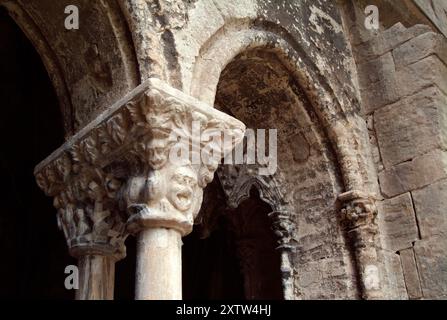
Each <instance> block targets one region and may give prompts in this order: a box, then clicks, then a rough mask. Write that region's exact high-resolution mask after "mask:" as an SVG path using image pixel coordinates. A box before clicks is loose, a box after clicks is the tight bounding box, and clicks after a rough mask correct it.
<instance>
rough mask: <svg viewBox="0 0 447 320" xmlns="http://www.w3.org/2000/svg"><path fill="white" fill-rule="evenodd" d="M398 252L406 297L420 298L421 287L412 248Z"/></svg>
mask: <svg viewBox="0 0 447 320" xmlns="http://www.w3.org/2000/svg"><path fill="white" fill-rule="evenodd" d="M399 254H400V260H401V263H402V270H403V272H404V278H405V286H406V288H407V293H408V297H409V298H410V299H420V298H421V297H422V289H421V282H420V280H419V274H418V270H417V266H416V259H415V257H414V252H413V248H408V249H405V250H401V251H400V252H399Z"/></svg>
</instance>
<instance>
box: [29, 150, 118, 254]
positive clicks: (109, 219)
mask: <svg viewBox="0 0 447 320" xmlns="http://www.w3.org/2000/svg"><path fill="white" fill-rule="evenodd" d="M75 159H76V155H73V154H69V153H68V152H63V153H62V154H61V155H60V157H58V158H57V159H56V160H54V161H52V162H50V163H48V164H47V165H46V166H45V167H44V168H42V169H41V170H39V171H38V172H37V173H36V180H37V183H38V185H39V187H40V188H41V189H42V190H44V192H45V193H46V194H47V195H48V196H52V197H53V199H54V200H53V205H54V207H55V208H56V210H57V222H58V226H59V228H60V229H61V230H62V231H63V233H64V235H65V238H66V241H67V245H68V248H69V251H70V254H71V255H72V256H74V257H77V258H78V257H80V256H83V255H104V256H109V257H112V258H113V259H115V260H120V259H122V258H123V257H124V256H125V255H126V250H125V247H124V240H125V236H126V234H125V220H124V217H123V216H122V214H120V211H119V209H118V206H117V203H116V201H115V196H116V192H117V191H118V189H119V188H120V187H121V181H119V180H118V179H116V178H114V177H113V176H112V175H110V174H107V173H105V172H104V171H103V170H101V169H100V168H94V167H92V166H88V165H87V164H86V163H83V164H82V165H80V164H78V163H76V161H75Z"/></svg>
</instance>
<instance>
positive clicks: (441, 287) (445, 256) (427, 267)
mask: <svg viewBox="0 0 447 320" xmlns="http://www.w3.org/2000/svg"><path fill="white" fill-rule="evenodd" d="M446 243H447V241H446V238H445V237H442V238H441V237H434V238H431V239H429V240H422V241H418V242H416V244H415V246H414V253H415V257H416V263H417V267H418V271H419V276H420V278H421V286H422V294H423V296H424V298H425V299H447V245H446Z"/></svg>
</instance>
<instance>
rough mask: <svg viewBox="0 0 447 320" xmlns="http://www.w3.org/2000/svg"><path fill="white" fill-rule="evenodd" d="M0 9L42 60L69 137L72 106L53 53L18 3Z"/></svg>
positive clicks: (71, 131)
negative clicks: (17, 27) (4, 11)
mask: <svg viewBox="0 0 447 320" xmlns="http://www.w3.org/2000/svg"><path fill="white" fill-rule="evenodd" d="M0 7H4V8H5V9H6V11H7V12H8V14H9V15H10V16H11V18H12V19H13V20H14V22H15V23H16V24H17V25H18V26H19V27H20V29H21V30H22V32H23V33H24V34H25V35H26V37H27V38H28V40H29V41H30V42H31V43H32V45H33V46H34V48H35V49H36V51H37V53H38V54H39V56H40V59H41V60H42V63H43V65H44V66H45V69H46V70H47V72H48V75H49V76H50V79H51V81H52V83H53V87H54V90H55V92H56V95H57V97H58V100H59V104H60V112H61V114H62V116H63V122H64V129H65V135H66V137H69V136H71V135H72V134H74V128H73V124H72V122H71V119H72V117H73V105H72V103H71V98H70V94H69V89H68V87H67V82H66V80H65V78H64V74H63V72H62V69H61V68H60V63H59V61H58V59H57V57H56V54H55V52H54V51H53V50H52V48H51V47H50V45H49V43H48V42H47V41H46V39H45V37H44V36H43V34H42V33H41V31H40V30H39V28H38V26H37V25H36V24H35V23H34V21H33V20H32V19H31V17H30V16H29V15H28V14H27V13H26V12H25V10H24V9H23V8H22V7H21V6H20V5H19V3H17V2H12V1H7V2H5V3H0Z"/></svg>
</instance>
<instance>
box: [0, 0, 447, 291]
mask: <svg viewBox="0 0 447 320" xmlns="http://www.w3.org/2000/svg"><path fill="white" fill-rule="evenodd" d="M441 1H442V0H437V1H436V0H433V1H426V2H425V3H423V2H424V1H423V0H420V1H419V0H415V1H411V3H410V2H406V4H405V5H404V4H391V3H392V2H390V1H385V0H383V1H377V4H378V5H379V7H380V14H381V18H380V23H381V25H380V30H374V31H367V30H366V29H365V27H364V19H365V17H364V14H363V12H364V6H365V5H367V4H368V3H367V1H363V0H361V1H360V0H359V1H351V0H345V1H331V0H302V1H286V0H281V1H273V0H268V1H264V0H248V1H240V0H228V1H212V0H191V1H182V0H157V1H146V0H116V1H87V0H73V1H68V0H61V1H57V2H55V1H53V0H32V1H24V0H18V1H11V0H0V5H4V6H5V7H6V8H7V9H8V10H9V12H10V13H11V14H12V15H13V17H14V19H15V20H16V21H17V23H18V24H19V25H20V26H21V27H22V28H23V29H24V31H25V33H26V34H27V35H28V36H29V38H30V39H31V41H32V42H33V44H34V45H35V47H36V49H37V51H38V52H39V54H40V55H41V56H42V59H43V61H44V63H45V65H46V67H47V69H48V71H49V73H50V74H51V77H52V80H53V82H54V85H55V88H56V91H57V93H58V95H59V98H60V101H61V109H62V113H63V118H64V123H65V128H66V136H67V139H68V140H69V142H67V144H66V145H65V146H64V147H63V148H62V149H60V150H59V151H57V152H56V153H55V154H53V155H52V156H50V157H49V160H47V162H44V163H43V164H42V165H41V166H39V167H38V168H37V169H36V175H37V181H38V184H39V186H40V187H41V188H42V189H43V190H44V191H45V192H46V193H47V194H48V195H50V196H52V197H54V199H55V200H54V204H55V207H56V209H57V212H58V213H57V214H58V223H59V225H60V228H61V229H62V230H63V232H64V234H65V236H66V239H67V245H68V247H69V250H70V253H71V254H72V255H74V256H76V257H78V258H79V259H80V263H81V265H83V266H84V269H85V270H86V271H85V273H86V274H88V275H90V277H86V278H85V279H83V287H85V288H86V289H85V290H83V292H84V293H87V294H85V295H82V294H81V295H80V296H81V297H83V298H98V297H99V298H110V296H111V294H113V291H112V293H111V290H110V288H111V287H112V286H111V282H112V281H113V263H114V262H115V261H116V260H118V259H121V258H123V257H124V255H125V247H124V240H125V238H126V237H127V236H128V235H129V234H133V235H136V236H137V237H138V238H139V249H138V250H139V252H140V256H141V259H140V260H139V264H138V270H137V279H138V280H137V297H138V298H142V299H143V298H154V297H163V298H179V297H180V296H179V291H180V289H179V288H181V287H180V285H181V277H180V269H179V268H178V264H179V261H180V252H181V250H180V242H181V240H180V237H181V236H183V235H186V234H188V233H189V232H190V231H191V230H192V225H193V222H194V219H195V217H196V215H197V212H198V210H199V209H200V204H201V202H202V189H203V188H204V187H205V185H206V184H207V183H209V182H210V181H211V180H212V179H213V173H214V171H215V170H216V168H217V163H213V164H212V165H210V166H209V167H200V166H198V167H188V168H178V167H175V166H171V165H166V162H165V160H166V159H165V158H166V152H167V150H169V148H168V147H167V146H166V143H165V142H166V141H165V138H166V137H165V135H166V133H167V132H170V130H173V128H174V127H175V126H180V127H181V129H184V125H185V124H186V123H190V122H191V120H192V119H195V118H194V117H196V116H197V114H196V113H194V112H192V111H197V110H199V112H198V113H199V114H202V113H203V114H205V118H206V119H205V123H208V124H209V123H212V119H213V118H216V119H221V116H222V114H223V113H221V112H218V111H217V110H214V109H211V108H209V107H208V106H215V107H216V108H217V109H220V110H221V111H224V112H227V113H229V114H231V115H232V116H234V117H235V118H237V119H239V120H240V121H242V122H244V123H245V124H246V125H247V126H248V127H250V128H254V129H256V128H267V129H268V128H274V129H278V171H277V173H276V174H275V175H273V176H271V177H269V178H265V177H256V176H255V175H253V174H252V172H250V170H248V169H247V167H242V168H241V167H238V168H233V169H234V170H228V171H225V170H221V171H219V179H220V181H223V182H222V184H223V187H225V188H224V189H225V190H224V191H225V194H226V195H227V197H228V199H227V202H228V204H230V206H237V205H238V204H239V203H240V201H241V199H243V198H244V197H246V195H247V193H249V192H250V189H251V188H252V187H255V188H257V189H258V191H260V193H261V198H262V200H263V201H266V202H267V203H268V204H269V205H271V207H272V214H273V215H276V218H275V219H276V220H274V224H275V226H274V228H275V230H276V231H277V233H278V234H280V239H279V250H281V254H282V262H281V263H282V266H284V270H283V271H284V272H283V274H284V276H283V287H284V292H285V297H286V298H287V299H311V298H316V299H325V298H337V299H340V298H343V299H355V298H367V299H369V298H402V299H405V298H411V299H419V298H446V295H447V293H446V283H447V281H446V280H445V279H447V277H446V275H445V273H446V269H445V268H446V265H447V264H446V261H445V257H446V256H447V250H446V243H447V241H446V234H445V233H446V232H445V230H446V214H445V209H446V207H447V203H446V201H445V200H444V199H445V198H446V197H445V196H446V194H445V193H446V192H447V191H446V190H445V189H446V187H445V180H446V179H445V178H446V177H447V174H446V173H447V172H446V171H447V163H446V162H447V158H446V154H445V150H446V141H447V140H446V139H447V132H446V130H447V128H446V123H447V119H446V118H447V117H446V110H447V109H446V107H447V41H446V39H445V37H444V36H443V35H441V34H440V33H439V31H441V32H444V33H445V30H446V28H447V24H446V19H445V12H444V11H445V10H444V9H445V7H444V5H442V4H441ZM393 3H395V2H393ZM409 3H410V5H409V6H408V7H407V4H409ZM415 3H416V4H418V5H419V8H421V9H422V10H419V9H418V7H417V6H415V5H414V4H415ZM68 4H74V5H76V6H78V7H79V9H80V29H79V30H71V31H68V30H65V29H64V28H63V27H62V26H63V23H64V18H65V15H64V14H62V13H63V11H64V8H65V6H66V5H68ZM388 8H389V9H392V10H386V9H388ZM404 8H411V12H410V11H408V12H407V11H405V10H404ZM49 21H52V22H51V23H49ZM429 21H432V22H433V25H429V24H430V23H429ZM149 78H158V79H160V80H161V81H160V83H163V85H160V86H158V85H155V87H157V88H158V89H160V88H161V89H160V90H161V92H162V94H161V96H162V97H161V98H160V96H159V95H157V94H154V92H152V91H151V93H148V94H147V95H145V94H144V91H145V89H147V87H145V83H146V84H147V82H145V81H147V79H149ZM149 82H150V81H149ZM155 82H157V81H155ZM141 83H143V85H142V87H144V89H141V88H142V87H140V89H137V90H136V91H135V90H134V91H132V90H133V89H134V88H135V87H137V86H138V85H139V84H141ZM131 91H132V93H131V95H130V96H126V94H127V93H128V92H131ZM166 95H167V96H171V98H172V97H174V98H173V100H174V101H176V103H174V105H175V106H176V108H177V107H178V108H177V109H176V108H171V107H172V105H171V104H170V103H164V102H163V101H164V99H163V97H164V98H166ZM123 97H125V98H123ZM140 99H141V100H140ZM168 100H169V99H168ZM115 101H118V102H116V103H115V104H114V102H115ZM169 101H171V100H169ZM128 102H129V104H127V103H128ZM171 102H172V101H171ZM154 106H162V107H160V108H158V109H157V108H156V107H154ZM197 106H198V107H197ZM196 107H197V108H198V109H197V108H196ZM209 109H211V110H212V111H210V110H209ZM163 112H167V113H168V118H169V119H168V120H167V123H169V125H167V126H165V125H166V123H164V124H160V123H161V122H163V121H162V120H163V119H165V118H163V117H164V116H163V115H165V114H164V113H163ZM203 114H202V115H203ZM197 117H198V118H200V119H202V120H203V118H202V117H199V116H197ZM222 117H223V116H222ZM174 118H175V121H174V120H172V119H174ZM200 119H199V120H200ZM228 119H229V118H227V120H228ZM165 120H166V119H165ZM171 120H172V121H171ZM228 121H229V123H230V127H231V128H233V129H234V127H239V129H241V128H242V126H241V125H240V123H239V122H234V121H230V120H228ZM179 123H181V124H182V125H179ZM211 126H212V125H211ZM226 128H227V129H228V127H226ZM231 128H230V129H231ZM158 129H161V130H158ZM176 129H178V128H176ZM59 156H60V157H59ZM225 178H227V180H225ZM180 180H181V182H179V181H180ZM225 181H227V182H228V181H229V182H228V183H227V184H225ZM230 184H232V185H231V186H230ZM157 188H158V189H157ZM186 189H187V190H186ZM185 190H186V191H185ZM185 195H186V196H185ZM376 204H377V210H376ZM205 205H206V204H205ZM160 208H161V209H160ZM278 225H279V226H278ZM284 225H285V226H284ZM163 239H164V240H166V241H161V240H163ZM157 241H159V242H157ZM166 244H167V249H166V250H164V249H163V250H164V251H163V250H161V249H160V248H161V247H163V246H164V245H166ZM157 248H158V249H157ZM159 249H160V250H159ZM159 256H164V258H163V259H162V261H163V262H162V263H157V262H156V260H155V259H153V258H154V257H159ZM97 270H106V271H105V272H103V273H104V277H100V279H99V280H98V278H97V277H96V276H97V274H98V272H97ZM166 270H170V271H169V272H168V273H167V274H168V275H169V277H167V276H166V274H164V275H163V276H158V275H159V274H161V273H162V272H163V271H166ZM148 272H149V273H151V272H153V274H152V273H151V274H150V275H149V276H147V273H148ZM171 275H172V276H171ZM149 278H150V280H149V281H148V279H149ZM84 280H85V281H84ZM92 281H93V282H92ZM92 283H100V284H101V285H99V286H97V287H95V286H91V284H92ZM168 288H171V289H168ZM359 288H360V289H359ZM152 294H153V295H152Z"/></svg>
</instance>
